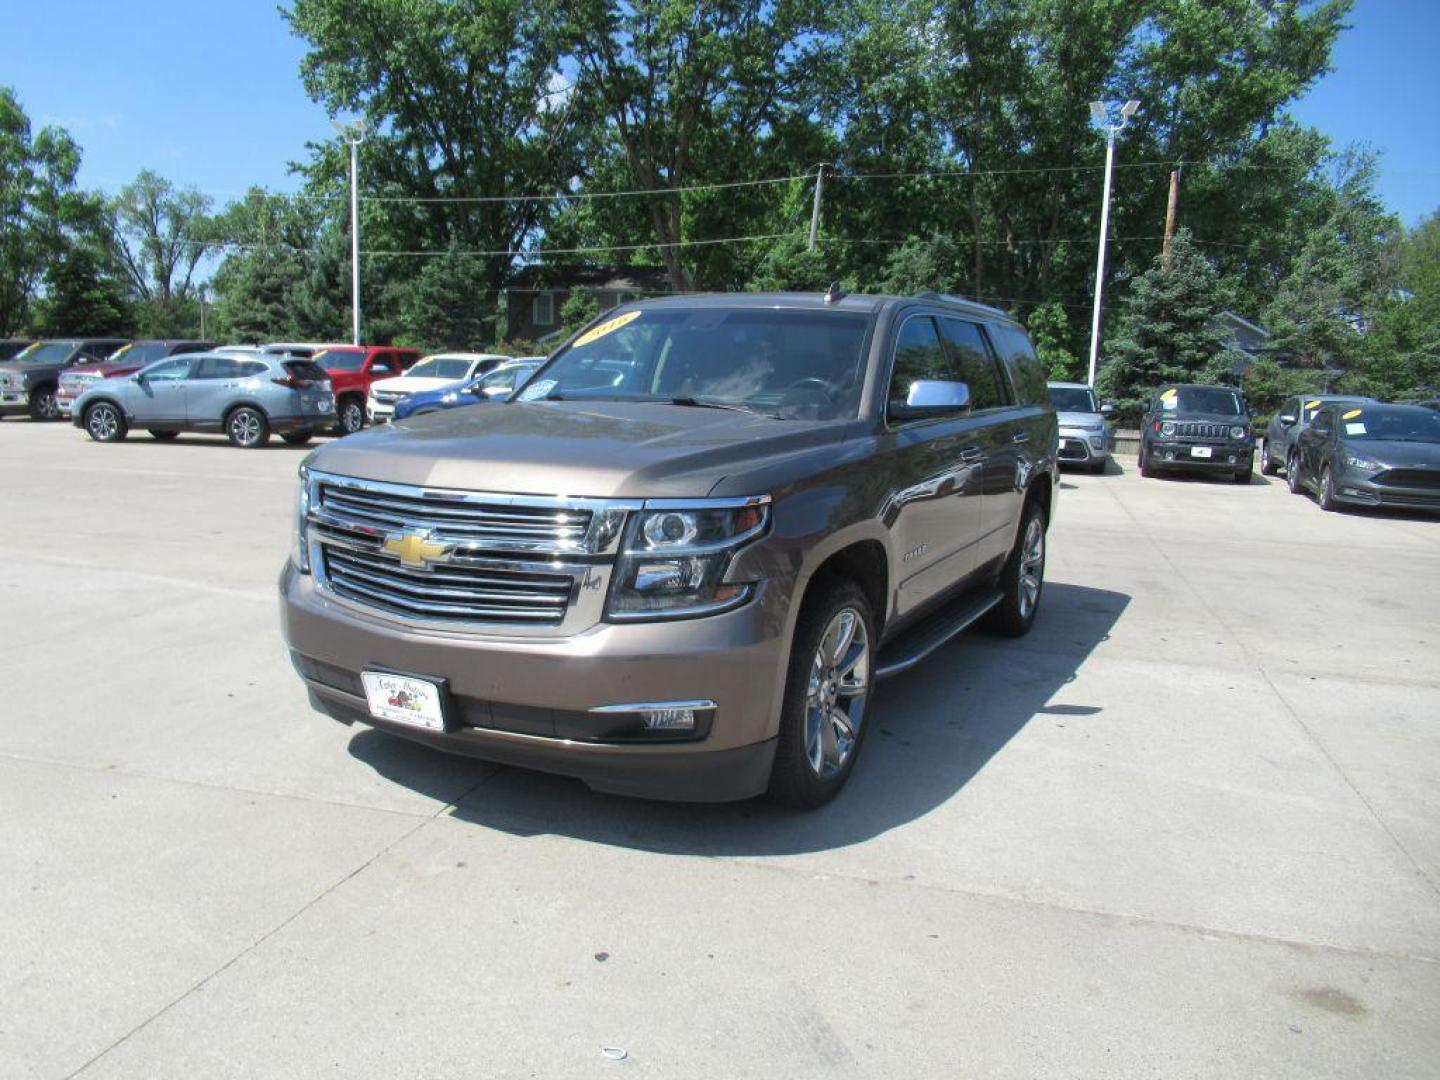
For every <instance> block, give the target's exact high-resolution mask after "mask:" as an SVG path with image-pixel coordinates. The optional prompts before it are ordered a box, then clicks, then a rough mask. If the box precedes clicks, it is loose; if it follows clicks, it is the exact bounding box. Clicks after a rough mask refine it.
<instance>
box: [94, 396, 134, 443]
mask: <svg viewBox="0 0 1440 1080" xmlns="http://www.w3.org/2000/svg"><path fill="white" fill-rule="evenodd" d="M129 430H130V429H129V426H128V425H127V424H126V423H125V414H124V413H122V412H121V411H120V409H119V407H118V406H116V405H112V404H110V402H108V401H97V402H96V403H95V404H94V405H91V406H90V407H89V408H88V409H86V410H85V432H86V434H88V435H89V436H90V438H92V439H94V440H95V441H96V442H110V443H113V442H119V441H120V440H121V439H123V438H125V436H126V434H128V432H129Z"/></svg>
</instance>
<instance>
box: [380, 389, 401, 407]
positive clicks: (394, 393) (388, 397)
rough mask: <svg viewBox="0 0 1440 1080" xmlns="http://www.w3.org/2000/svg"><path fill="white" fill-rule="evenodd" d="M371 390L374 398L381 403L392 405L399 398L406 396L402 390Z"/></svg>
mask: <svg viewBox="0 0 1440 1080" xmlns="http://www.w3.org/2000/svg"><path fill="white" fill-rule="evenodd" d="M372 392H373V393H374V395H375V400H376V401H378V402H380V404H382V405H393V404H395V402H397V401H399V400H400V399H401V398H403V397H406V396H407V395H406V394H405V392H404V391H402V390H375V391H372Z"/></svg>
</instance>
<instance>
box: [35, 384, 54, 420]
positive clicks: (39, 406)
mask: <svg viewBox="0 0 1440 1080" xmlns="http://www.w3.org/2000/svg"><path fill="white" fill-rule="evenodd" d="M30 419H31V420H59V419H60V405H59V403H58V402H56V400H55V387H53V386H39V387H36V388H35V392H34V393H33V394H31V395H30Z"/></svg>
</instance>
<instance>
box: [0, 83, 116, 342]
mask: <svg viewBox="0 0 1440 1080" xmlns="http://www.w3.org/2000/svg"><path fill="white" fill-rule="evenodd" d="M79 167H80V148H79V147H78V146H76V145H75V142H74V140H73V139H71V138H70V136H69V135H68V134H67V133H66V132H65V131H64V130H63V129H60V128H55V127H44V128H41V129H40V130H39V131H38V132H36V133H34V134H33V135H32V134H31V130H30V119H29V117H28V116H26V115H25V110H24V109H23V108H22V107H21V105H20V101H19V99H18V98H17V97H16V96H15V92H14V91H13V90H11V89H10V88H9V87H4V86H0V333H16V332H18V331H20V330H21V329H23V328H24V327H25V326H26V325H27V324H28V323H29V321H30V314H31V304H32V302H33V301H34V299H35V295H36V290H37V289H38V288H39V286H40V284H41V281H42V279H43V278H44V277H45V274H46V271H47V268H48V267H49V266H50V265H51V263H52V262H53V261H54V260H56V259H59V258H62V257H63V256H64V255H65V254H66V252H67V251H68V250H69V249H71V247H72V246H73V245H75V244H76V243H81V242H84V241H85V239H86V238H87V237H89V236H92V235H93V234H94V231H95V229H96V228H97V226H98V223H99V204H98V201H97V200H96V198H95V197H94V196H93V195H91V194H89V193H87V192H84V191H81V190H80V189H78V188H77V187H76V186H75V173H76V171H77V170H78V169H79Z"/></svg>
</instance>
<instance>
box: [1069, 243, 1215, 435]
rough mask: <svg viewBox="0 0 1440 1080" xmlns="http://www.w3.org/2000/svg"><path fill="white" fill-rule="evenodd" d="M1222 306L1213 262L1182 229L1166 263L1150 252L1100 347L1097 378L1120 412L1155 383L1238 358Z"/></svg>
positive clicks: (1188, 378) (1134, 408)
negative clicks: (1101, 359) (1116, 322)
mask: <svg viewBox="0 0 1440 1080" xmlns="http://www.w3.org/2000/svg"><path fill="white" fill-rule="evenodd" d="M1224 310H1225V303H1224V298H1223V296H1222V294H1221V291H1220V282H1219V277H1218V275H1217V274H1216V272H1215V267H1214V265H1212V264H1211V262H1210V260H1209V259H1207V258H1206V257H1205V256H1204V255H1203V254H1201V253H1200V252H1199V251H1198V250H1197V249H1196V248H1195V245H1194V244H1193V243H1192V242H1191V238H1190V231H1189V230H1188V229H1181V230H1180V231H1179V232H1178V233H1176V234H1175V244H1174V248H1173V253H1172V262H1171V265H1170V269H1168V270H1167V269H1165V266H1164V262H1163V260H1162V258H1161V256H1159V255H1157V256H1156V257H1155V261H1154V264H1153V265H1152V266H1151V268H1150V269H1149V270H1147V271H1146V272H1145V273H1143V274H1141V275H1140V277H1139V278H1137V279H1136V280H1135V282H1134V284H1133V286H1132V287H1131V290H1130V297H1129V302H1128V304H1127V305H1126V308H1125V313H1124V316H1123V317H1122V319H1121V322H1120V329H1119V332H1118V333H1117V334H1116V335H1115V337H1113V338H1112V339H1111V340H1110V342H1109V343H1108V345H1106V347H1105V350H1104V351H1105V357H1106V358H1105V362H1104V366H1103V367H1102V368H1101V369H1100V373H1099V375H1098V378H1097V382H1098V384H1099V387H1100V390H1101V392H1102V393H1103V394H1104V395H1105V396H1106V397H1107V398H1108V399H1109V400H1110V401H1113V402H1114V403H1115V408H1116V411H1117V412H1119V414H1120V415H1121V417H1123V418H1125V419H1127V420H1134V419H1135V418H1136V417H1138V416H1139V415H1140V413H1141V412H1143V411H1144V404H1145V400H1146V398H1147V397H1148V396H1149V395H1150V393H1152V392H1153V391H1154V390H1155V388H1156V387H1157V386H1160V385H1161V384H1162V383H1167V382H1194V381H1200V380H1202V379H1203V378H1204V377H1206V375H1207V373H1210V374H1211V375H1213V374H1214V373H1215V372H1217V371H1221V372H1228V367H1229V365H1230V364H1231V363H1232V362H1233V361H1235V360H1237V359H1241V358H1242V357H1241V355H1240V354H1238V353H1236V352H1235V351H1234V350H1232V349H1231V348H1230V347H1229V344H1228V343H1229V335H1228V334H1227V333H1226V331H1225V329H1224V327H1223V326H1222V325H1221V324H1220V323H1219V322H1218V321H1217V316H1218V315H1220V313H1221V312H1222V311H1224ZM1226 381H1229V380H1228V379H1227V380H1226Z"/></svg>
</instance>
